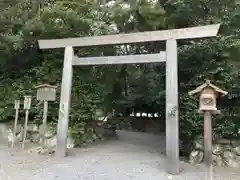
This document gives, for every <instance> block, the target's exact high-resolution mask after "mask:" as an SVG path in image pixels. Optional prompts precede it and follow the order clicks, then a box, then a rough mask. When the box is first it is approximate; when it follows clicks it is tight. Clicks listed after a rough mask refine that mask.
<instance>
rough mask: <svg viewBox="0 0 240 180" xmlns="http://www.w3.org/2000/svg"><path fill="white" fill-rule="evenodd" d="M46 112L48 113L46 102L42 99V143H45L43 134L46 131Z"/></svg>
mask: <svg viewBox="0 0 240 180" xmlns="http://www.w3.org/2000/svg"><path fill="white" fill-rule="evenodd" d="M47 113H48V102H47V101H44V107H43V132H42V134H43V137H42V145H44V143H45V134H46V131H47Z"/></svg>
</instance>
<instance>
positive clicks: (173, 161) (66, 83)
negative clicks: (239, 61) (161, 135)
mask: <svg viewBox="0 0 240 180" xmlns="http://www.w3.org/2000/svg"><path fill="white" fill-rule="evenodd" d="M219 28H220V24H214V25H207V26H198V27H191V28H183V29H171V30H163V31H150V32H138V33H130V34H118V35H106V36H94V37H82V38H67V39H51V40H39V41H38V43H39V47H40V49H52V48H65V55H64V65H63V74H62V86H61V97H60V107H59V117H58V130H57V148H56V156H58V157H64V156H65V155H66V140H67V131H68V121H69V109H70V99H71V88H72V74H73V66H76V65H82V66H83V65H100V64H129V63H152V62H165V61H166V154H167V162H166V165H167V166H166V171H167V172H168V173H170V174H179V173H180V167H179V112H178V55H177V40H178V39H193V38H203V37H213V36H216V35H217V33H218V30H219ZM151 41H166V52H160V53H158V54H147V55H129V56H103V57H77V56H74V51H73V47H77V46H78V47H85V46H99V45H116V44H129V43H138V42H151Z"/></svg>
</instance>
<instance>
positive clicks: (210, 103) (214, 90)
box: [189, 80, 227, 180]
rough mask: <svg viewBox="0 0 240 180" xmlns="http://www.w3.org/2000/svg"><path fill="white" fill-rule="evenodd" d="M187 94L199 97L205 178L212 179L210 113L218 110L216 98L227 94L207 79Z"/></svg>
mask: <svg viewBox="0 0 240 180" xmlns="http://www.w3.org/2000/svg"><path fill="white" fill-rule="evenodd" d="M189 95H198V96H199V98H200V100H199V110H200V112H203V114H204V116H203V117H204V164H205V166H206V172H207V179H208V180H212V179H213V167H212V114H213V113H216V112H218V110H217V103H216V100H217V98H218V97H219V96H223V95H227V92H226V91H223V90H221V89H220V88H218V87H217V86H215V85H213V84H211V83H210V81H209V80H207V81H206V82H205V83H204V84H203V85H201V86H199V87H197V88H196V89H195V90H193V91H190V92H189Z"/></svg>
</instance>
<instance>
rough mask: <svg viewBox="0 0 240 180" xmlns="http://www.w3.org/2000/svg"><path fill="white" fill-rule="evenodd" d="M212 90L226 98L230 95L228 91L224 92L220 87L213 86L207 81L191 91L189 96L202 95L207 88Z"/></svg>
mask: <svg viewBox="0 0 240 180" xmlns="http://www.w3.org/2000/svg"><path fill="white" fill-rule="evenodd" d="M209 87H210V88H212V89H213V90H214V91H215V92H216V93H218V94H220V95H222V96H225V95H227V94H228V92H227V91H224V90H222V89H220V88H219V87H217V86H215V85H213V84H212V83H211V82H210V80H206V82H205V83H204V84H202V85H200V86H198V87H197V88H196V89H194V90H192V91H190V92H189V93H188V94H189V95H194V94H200V93H201V92H202V91H203V90H204V89H205V88H209Z"/></svg>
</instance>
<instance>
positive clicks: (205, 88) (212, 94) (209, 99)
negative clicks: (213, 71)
mask: <svg viewBox="0 0 240 180" xmlns="http://www.w3.org/2000/svg"><path fill="white" fill-rule="evenodd" d="M189 95H198V96H199V98H200V100H199V110H201V111H217V102H216V99H217V98H218V97H219V96H224V95H227V92H226V91H223V90H222V89H220V88H218V87H217V86H215V85H213V84H211V83H210V81H209V80H207V81H206V82H205V83H204V84H203V85H201V86H199V87H197V88H196V89H195V90H193V91H190V92H189Z"/></svg>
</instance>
